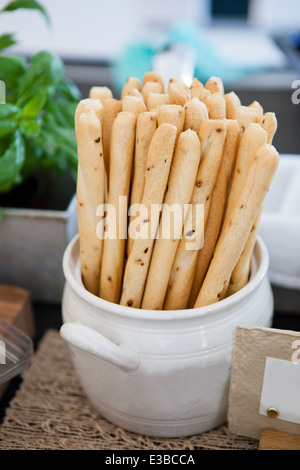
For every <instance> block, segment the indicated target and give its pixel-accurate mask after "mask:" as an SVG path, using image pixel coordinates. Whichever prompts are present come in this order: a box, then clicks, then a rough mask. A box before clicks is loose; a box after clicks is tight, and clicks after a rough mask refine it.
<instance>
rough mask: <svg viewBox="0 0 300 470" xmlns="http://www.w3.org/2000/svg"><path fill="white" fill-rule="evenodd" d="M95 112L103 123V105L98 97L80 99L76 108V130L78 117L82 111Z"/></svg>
mask: <svg viewBox="0 0 300 470" xmlns="http://www.w3.org/2000/svg"><path fill="white" fill-rule="evenodd" d="M90 112H94V113H95V114H96V116H97V117H98V119H99V121H100V123H101V124H103V114H104V111H103V105H102V103H101V102H100V101H99V100H98V99H91V98H85V99H84V100H81V101H79V103H78V105H77V107H76V110H75V119H74V120H75V130H76V127H77V123H78V119H79V117H80V115H81V114H82V113H90ZM101 137H102V136H101Z"/></svg>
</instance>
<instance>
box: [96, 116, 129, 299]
mask: <svg viewBox="0 0 300 470" xmlns="http://www.w3.org/2000/svg"><path fill="white" fill-rule="evenodd" d="M135 122H136V117H135V115H134V114H133V113H130V112H120V113H119V114H118V116H117V117H116V119H115V121H114V123H113V126H112V131H111V152H110V173H109V192H108V205H112V206H113V207H114V208H115V213H116V221H115V223H116V234H115V235H116V236H115V237H113V236H108V237H107V238H105V239H104V246H103V258H102V267H101V276H100V297H102V298H103V299H105V300H108V301H110V302H114V303H118V302H119V298H120V292H121V283H122V273H123V263H124V252H125V240H126V229H127V211H128V198H129V190H130V177H131V167H132V160H133V151H134V140H135ZM120 197H123V201H124V200H125V203H124V204H120ZM108 207H109V206H108Z"/></svg>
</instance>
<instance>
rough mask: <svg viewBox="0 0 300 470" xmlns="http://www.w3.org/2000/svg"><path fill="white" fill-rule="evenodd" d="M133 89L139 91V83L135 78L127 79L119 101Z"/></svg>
mask: <svg viewBox="0 0 300 470" xmlns="http://www.w3.org/2000/svg"><path fill="white" fill-rule="evenodd" d="M134 88H136V89H137V90H139V91H140V90H141V86H140V81H139V79H138V78H136V77H128V78H127V80H126V83H125V85H124V86H123V88H122V91H121V100H122V99H123V98H124V96H126V95H128V94H129V93H130V92H131V91H132V90H133V89H134Z"/></svg>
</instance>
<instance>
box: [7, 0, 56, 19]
mask: <svg viewBox="0 0 300 470" xmlns="http://www.w3.org/2000/svg"><path fill="white" fill-rule="evenodd" d="M19 8H26V9H30V10H38V11H40V12H41V13H42V14H43V16H44V18H45V19H46V21H47V22H48V23H50V19H49V16H48V13H47V11H46V10H45V8H44V7H43V6H42V5H41V4H40V3H38V2H37V1H36V0H13V1H12V2H10V3H8V4H7V5H6V6H5V7H4V8H2V10H0V13H1V12H4V11H15V10H18V9H19Z"/></svg>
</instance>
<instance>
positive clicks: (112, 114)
mask: <svg viewBox="0 0 300 470" xmlns="http://www.w3.org/2000/svg"><path fill="white" fill-rule="evenodd" d="M121 111H122V102H121V101H120V100H116V99H114V98H108V99H107V100H105V101H104V102H103V151H104V163H105V168H106V173H107V174H108V175H109V162H110V140H111V128H112V125H113V123H114V120H115V119H116V117H117V115H118V113H120V112H121Z"/></svg>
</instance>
